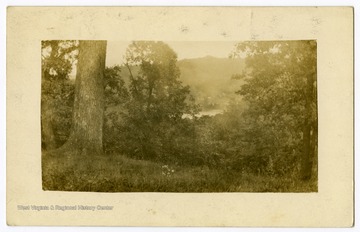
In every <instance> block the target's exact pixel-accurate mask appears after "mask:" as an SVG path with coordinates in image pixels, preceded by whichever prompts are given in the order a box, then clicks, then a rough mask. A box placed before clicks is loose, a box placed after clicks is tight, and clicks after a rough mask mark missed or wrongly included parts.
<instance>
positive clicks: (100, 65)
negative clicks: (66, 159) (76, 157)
mask: <svg viewBox="0 0 360 232" xmlns="http://www.w3.org/2000/svg"><path fill="white" fill-rule="evenodd" d="M105 58H106V41H80V43H79V55H78V64H77V72H76V80H75V101H74V111H73V124H72V129H71V132H70V136H69V139H68V141H67V142H66V143H65V144H64V145H63V146H62V147H61V148H59V149H58V151H57V152H60V153H80V154H81V155H98V154H101V153H102V141H103V114H104V86H103V79H104V69H105Z"/></svg>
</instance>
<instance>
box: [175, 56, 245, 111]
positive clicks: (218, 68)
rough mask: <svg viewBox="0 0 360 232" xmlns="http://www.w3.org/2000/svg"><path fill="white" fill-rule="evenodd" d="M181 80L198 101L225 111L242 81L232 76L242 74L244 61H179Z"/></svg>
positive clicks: (227, 59) (222, 59)
mask: <svg viewBox="0 0 360 232" xmlns="http://www.w3.org/2000/svg"><path fill="white" fill-rule="evenodd" d="M178 67H179V68H180V71H181V80H182V81H183V82H184V84H186V85H189V86H190V87H191V90H192V94H193V95H194V96H195V98H196V101H197V102H198V103H200V104H201V105H202V106H203V107H205V108H208V109H223V108H224V107H225V105H226V104H227V103H228V101H229V100H230V99H231V98H233V97H234V96H235V91H236V90H238V89H239V87H240V85H241V83H242V81H238V80H232V79H231V76H232V75H234V74H239V73H242V71H243V69H244V67H245V62H244V59H230V58H216V57H212V56H206V57H202V58H196V59H184V60H180V61H178Z"/></svg>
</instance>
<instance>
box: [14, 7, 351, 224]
mask: <svg viewBox="0 0 360 232" xmlns="http://www.w3.org/2000/svg"><path fill="white" fill-rule="evenodd" d="M62 39H64V40H70V39H73V40H109V41H110V40H111V41H132V40H163V41H249V40H259V41H269V40H316V41H317V49H318V51H317V59H318V74H317V76H318V80H317V81H318V83H317V85H318V110H319V111H318V121H319V140H318V146H319V148H318V149H319V150H318V152H319V155H318V159H319V162H318V163H319V175H318V180H319V182H318V192H315V193H95V192H60V191H43V190H42V179H41V136H40V133H41V131H40V93H41V59H40V50H41V49H40V48H41V41H42V40H62ZM80 206H84V207H83V208H82V207H80ZM7 222H8V224H9V225H59V226H60V225H89V226H256V227H260V226H287V227H349V226H352V224H353V9H352V8H350V7H256V8H255V7H254V8H251V7H9V8H8V11H7Z"/></svg>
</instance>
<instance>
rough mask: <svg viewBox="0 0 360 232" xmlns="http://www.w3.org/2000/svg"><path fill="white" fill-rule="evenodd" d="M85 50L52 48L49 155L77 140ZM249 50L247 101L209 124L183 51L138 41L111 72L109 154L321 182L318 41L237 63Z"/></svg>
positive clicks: (275, 46) (48, 47)
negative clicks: (79, 67) (76, 105)
mask: <svg viewBox="0 0 360 232" xmlns="http://www.w3.org/2000/svg"><path fill="white" fill-rule="evenodd" d="M76 46H77V42H76V41H44V42H43V43H42V49H43V59H42V62H43V63H42V98H41V99H42V112H41V113H42V114H41V115H42V143H43V145H42V147H43V149H44V150H51V149H55V148H57V147H60V146H61V145H62V144H63V143H65V142H66V140H67V138H68V136H69V133H70V129H71V118H72V110H73V109H72V107H73V101H74V89H75V87H74V81H73V80H70V79H69V73H70V72H71V67H72V63H73V62H74V61H76V56H77V53H76V49H77V48H76ZM229 52H230V51H229ZM244 52H245V53H247V58H246V68H245V69H244V72H243V73H240V74H234V75H233V79H239V80H241V83H242V85H239V89H238V91H237V92H236V93H234V96H238V97H239V98H242V100H241V101H234V102H230V104H229V105H228V107H227V109H226V110H225V111H224V112H223V113H222V114H218V115H216V116H213V117H210V116H202V117H199V116H197V114H198V113H199V112H200V111H201V106H200V105H197V104H195V99H194V97H193V96H192V95H191V93H190V87H189V86H185V85H184V84H183V83H182V81H181V80H180V71H179V68H178V67H177V56H176V53H175V52H174V51H173V50H172V49H171V48H170V47H169V46H168V45H167V44H165V43H163V42H149V41H142V42H133V43H132V44H131V45H130V46H129V47H128V49H127V52H126V56H125V63H124V65H122V66H115V67H107V68H106V70H105V75H104V78H105V81H104V93H105V106H104V107H105V113H104V128H103V140H104V141H103V149H104V153H105V154H106V155H109V156H116V155H125V156H128V157H130V158H133V159H141V160H151V161H156V162H161V163H164V164H172V165H178V166H207V167H208V168H211V169H222V170H228V171H229V172H234V173H239V174H240V173H252V174H257V175H266V176H285V175H286V176H290V177H294V178H302V179H309V178H311V176H313V177H314V176H315V177H314V178H316V177H317V159H316V158H317V150H316V149H317V146H316V145H317V102H316V43H315V42H314V41H294V42H289V41H284V42H247V43H239V44H238V46H237V47H236V49H235V51H234V53H233V56H235V57H236V56H237V55H238V54H240V53H244ZM134 67H135V68H134ZM122 69H126V72H127V73H128V74H129V77H127V78H129V80H130V81H129V83H128V84H125V81H124V77H123V76H121V73H124V72H123V71H124V70H122ZM134 69H136V70H137V71H136V72H134V71H133V70H134ZM243 83H244V84H243Z"/></svg>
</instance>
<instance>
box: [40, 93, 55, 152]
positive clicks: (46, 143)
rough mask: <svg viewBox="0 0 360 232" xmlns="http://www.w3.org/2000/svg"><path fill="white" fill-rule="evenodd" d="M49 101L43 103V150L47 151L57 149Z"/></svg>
mask: <svg viewBox="0 0 360 232" xmlns="http://www.w3.org/2000/svg"><path fill="white" fill-rule="evenodd" d="M48 101H50V100H48ZM48 101H42V105H41V136H42V138H43V139H42V140H43V145H42V148H44V149H45V150H47V151H49V150H52V149H55V148H56V141H55V134H54V130H53V124H52V112H51V107H49V105H48V104H49V103H48Z"/></svg>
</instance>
